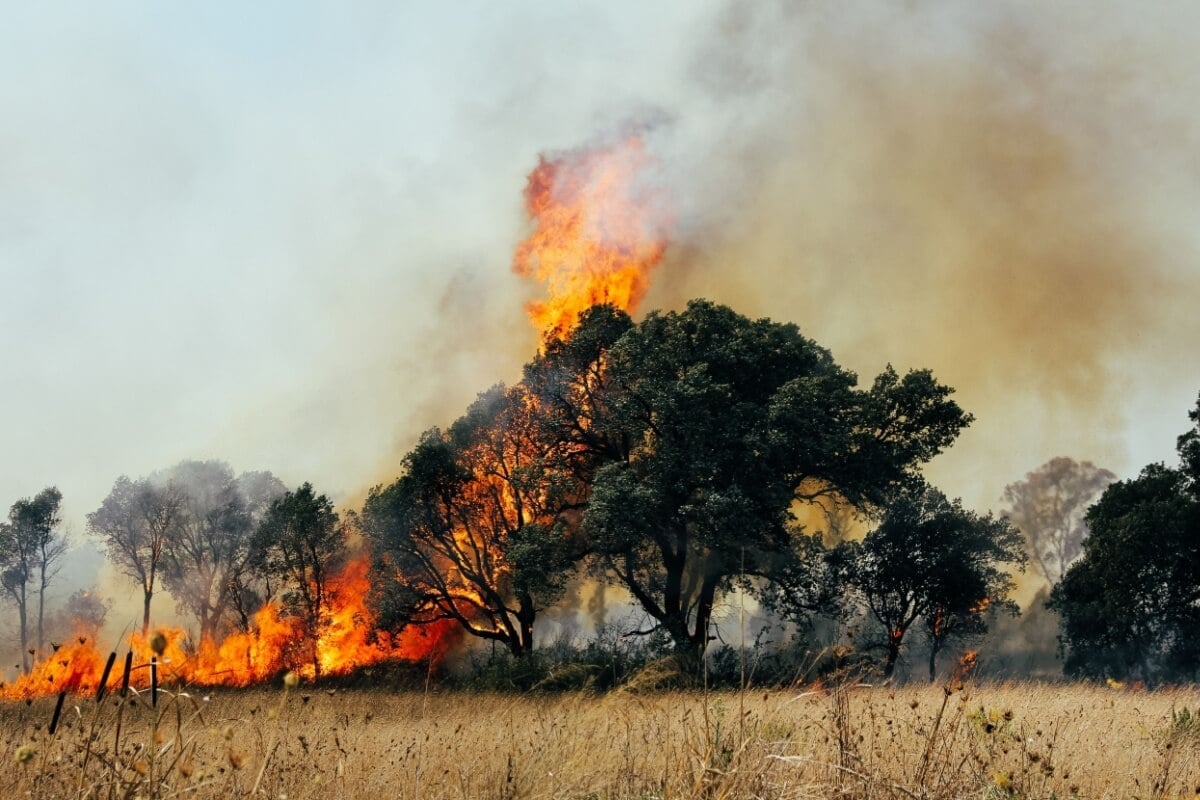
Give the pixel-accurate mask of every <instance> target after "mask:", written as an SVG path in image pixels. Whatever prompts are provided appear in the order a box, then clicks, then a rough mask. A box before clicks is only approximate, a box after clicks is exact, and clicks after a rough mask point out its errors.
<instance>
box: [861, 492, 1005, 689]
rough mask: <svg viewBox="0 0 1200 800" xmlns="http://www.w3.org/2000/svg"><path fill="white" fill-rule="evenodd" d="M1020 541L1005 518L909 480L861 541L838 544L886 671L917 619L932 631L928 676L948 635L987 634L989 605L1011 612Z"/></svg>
mask: <svg viewBox="0 0 1200 800" xmlns="http://www.w3.org/2000/svg"><path fill="white" fill-rule="evenodd" d="M1021 544H1022V542H1021V535H1020V533H1019V532H1018V531H1017V530H1016V529H1015V528H1013V527H1012V525H1010V524H1009V523H1008V521H1007V520H1004V519H996V518H993V517H992V516H991V515H990V514H989V515H986V516H980V515H978V514H975V513H973V512H971V511H968V510H966V509H964V508H963V507H962V505H961V503H960V502H959V501H957V500H954V501H950V500H948V499H947V498H946V496H945V495H944V494H942V493H941V492H939V491H937V490H936V489H933V488H930V487H928V486H926V485H924V483H922V482H914V483H912V484H911V485H909V486H907V487H905V488H904V489H903V490H901V491H899V492H898V493H897V494H896V496H895V497H894V498H893V499H892V500H891V502H890V503H889V504H888V507H887V510H886V512H885V513H884V515H883V519H882V521H881V522H880V524H879V526H878V527H876V528H875V529H874V530H872V531H871V532H870V533H868V534H867V535H866V537H865V538H864V539H863V541H862V542H848V543H846V544H844V545H842V547H843V548H844V549H845V550H846V551H847V552H848V555H847V557H846V558H845V563H846V564H847V565H848V568H849V572H850V575H849V578H848V582H849V583H850V585H852V586H853V587H854V589H855V591H856V593H857V595H858V596H859V597H860V598H861V600H862V602H863V604H864V605H865V606H866V608H867V610H868V611H869V612H870V614H871V616H872V617H873V618H874V619H875V620H876V621H878V622H879V624H880V625H882V626H883V629H884V631H885V635H886V653H887V655H886V660H885V662H884V676H885V677H891V675H892V674H893V672H894V671H895V667H896V662H897V660H898V658H899V656H900V651H901V647H902V645H903V643H904V637H905V635H906V634H907V633H908V631H909V630H910V628H911V627H912V626H913V624H914V623H916V622H918V621H919V620H924V622H925V626H926V630H927V632H928V633H929V636H930V655H929V677H930V680H933V678H934V676H935V675H936V671H937V656H938V653H939V652H940V651H941V649H942V647H943V645H944V644H945V642H946V641H947V640H948V639H949V638H951V637H953V636H959V635H968V634H976V633H982V632H984V631H986V622H985V620H984V618H983V614H984V612H985V611H987V609H988V607H989V606H991V607H993V608H1004V609H1007V610H1009V611H1011V612H1012V613H1016V606H1015V605H1014V604H1013V603H1012V601H1011V600H1010V599H1009V594H1010V592H1011V591H1012V589H1013V588H1014V582H1013V579H1012V578H1011V577H1010V575H1009V573H1008V570H1009V569H1011V568H1018V569H1023V568H1024V564H1025V554H1024V552H1023V550H1022V547H1021Z"/></svg>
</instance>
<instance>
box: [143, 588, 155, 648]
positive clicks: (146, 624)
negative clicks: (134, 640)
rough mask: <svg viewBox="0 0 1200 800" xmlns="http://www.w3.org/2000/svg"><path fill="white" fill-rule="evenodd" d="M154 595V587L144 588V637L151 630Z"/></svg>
mask: <svg viewBox="0 0 1200 800" xmlns="http://www.w3.org/2000/svg"><path fill="white" fill-rule="evenodd" d="M152 597H154V590H153V589H144V590H142V638H145V636H146V633H147V632H148V631H149V630H150V598H152Z"/></svg>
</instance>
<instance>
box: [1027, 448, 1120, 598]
mask: <svg viewBox="0 0 1200 800" xmlns="http://www.w3.org/2000/svg"><path fill="white" fill-rule="evenodd" d="M1116 479H1117V476H1116V475H1114V474H1113V473H1111V472H1109V471H1108V470H1106V469H1101V468H1100V467H1097V466H1096V465H1094V464H1092V463H1091V462H1090V461H1084V462H1083V463H1082V464H1081V463H1079V462H1077V461H1075V460H1074V459H1070V458H1062V457H1060V458H1054V459H1051V460H1050V461H1047V462H1046V463H1045V464H1043V465H1042V466H1040V467H1038V468H1037V469H1036V470H1034V471H1033V472H1030V473H1029V474H1028V475H1026V476H1025V480H1023V481H1018V482H1017V483H1011V484H1009V485H1008V486H1007V487H1006V488H1005V490H1004V502H1005V503H1006V504H1008V511H1007V512H1006V514H1007V516H1008V518H1009V519H1011V520H1012V521H1013V524H1015V525H1016V526H1017V527H1018V528H1019V529H1020V530H1021V533H1022V534H1024V536H1025V541H1026V548H1027V549H1028V551H1029V555H1030V557H1031V559H1032V560H1033V565H1034V567H1035V568H1036V569H1037V571H1038V572H1039V573H1041V575H1042V577H1044V578H1045V579H1046V581H1047V582H1048V583H1049V584H1050V585H1054V584H1056V583H1058V582H1059V581H1060V580H1062V576H1063V575H1064V574H1065V573H1066V571H1067V567H1069V566H1071V564H1072V563H1073V562H1074V561H1075V559H1076V558H1078V557H1079V556H1080V554H1082V553H1083V540H1084V539H1085V538H1087V523H1086V521H1085V515H1086V513H1087V509H1088V506H1090V505H1091V504H1092V503H1093V502H1094V501H1095V500H1096V498H1097V497H1099V496H1100V493H1101V492H1103V491H1104V488H1105V487H1106V486H1108V485H1109V484H1110V483H1112V482H1113V481H1115V480H1116Z"/></svg>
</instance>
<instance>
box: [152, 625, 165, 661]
mask: <svg viewBox="0 0 1200 800" xmlns="http://www.w3.org/2000/svg"><path fill="white" fill-rule="evenodd" d="M150 649H151V650H153V651H154V652H155V653H157V654H158V655H160V656H161V655H162V654H163V652H164V651H165V650H166V649H167V635H166V634H165V633H163V632H162V631H155V632H154V635H153V636H151V637H150Z"/></svg>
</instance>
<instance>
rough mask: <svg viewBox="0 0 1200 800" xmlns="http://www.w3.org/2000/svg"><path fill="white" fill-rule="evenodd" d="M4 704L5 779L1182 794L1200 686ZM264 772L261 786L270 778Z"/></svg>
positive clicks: (766, 794)
mask: <svg viewBox="0 0 1200 800" xmlns="http://www.w3.org/2000/svg"><path fill="white" fill-rule="evenodd" d="M53 706H54V700H52V699H40V700H35V701H32V702H31V703H30V704H26V703H23V702H22V703H15V704H13V703H9V704H4V705H3V706H0V740H2V741H3V746H4V748H5V749H6V750H7V752H8V756H7V757H8V758H10V759H12V761H10V765H9V766H8V767H6V768H5V769H4V770H0V796H2V797H32V798H50V797H55V798H58V797H79V798H114V797H122V798H132V797H138V796H140V797H196V798H225V797H243V796H262V797H271V798H283V797H287V798H290V799H291V800H300V799H301V798H313V799H314V800H315V798H366V797H374V796H380V795H381V793H386V796H387V797H388V798H395V800H404V799H405V798H413V800H416V798H597V799H598V798H702V797H703V798H751V797H754V798H807V797H846V798H947V799H949V798H960V797H981V798H1017V797H1021V798H1051V797H1056V798H1068V797H1084V798H1129V797H1134V798H1168V797H1185V796H1186V797H1191V796H1194V795H1195V793H1196V790H1197V788H1198V787H1200V733H1197V726H1196V725H1195V724H1194V719H1195V716H1194V714H1193V713H1192V712H1191V711H1188V709H1191V710H1194V709H1195V708H1196V707H1197V706H1200V690H1197V689H1195V688H1191V689H1186V690H1183V689H1180V690H1171V691H1159V692H1154V693H1145V692H1128V691H1123V690H1114V689H1111V688H1107V687H1094V686H1081V685H1064V686H1054V685H1038V684H1003V685H980V686H970V685H968V686H967V687H966V688H964V689H961V690H956V691H949V692H948V691H947V690H946V689H944V688H943V687H938V686H933V687H925V686H922V687H903V688H895V689H890V688H864V687H859V686H848V687H845V688H843V689H811V688H810V689H803V688H801V689H796V690H789V691H769V692H761V691H760V692H748V693H745V694H737V693H718V694H712V693H710V694H704V693H701V692H693V693H663V694H650V695H645V694H635V693H631V692H628V691H620V690H618V691H615V692H611V693H609V694H605V695H591V694H567V695H563V694H556V695H471V694H421V693H401V694H392V693H388V692H384V691H379V690H369V689H368V690H354V691H343V690H329V689H325V688H321V687H316V688H314V687H311V686H308V685H306V684H304V683H301V684H300V685H299V686H296V687H295V688H278V689H275V690H261V689H256V690H220V692H219V693H214V694H212V695H211V696H210V695H204V694H199V693H190V695H189V694H188V693H164V694H163V695H162V696H161V697H160V699H159V702H158V704H157V707H152V706H151V704H150V703H149V702H148V697H147V693H145V692H143V693H142V694H140V695H134V694H131V695H130V696H129V698H127V699H126V700H125V701H124V703H123V704H122V701H121V700H120V698H119V697H109V698H108V699H106V700H105V702H104V703H103V704H101V705H99V706H97V704H96V703H95V702H94V701H92V700H87V701H86V702H85V701H83V700H82V699H74V698H73V699H72V700H71V701H70V702H69V703H68V704H67V707H66V709H65V711H64V715H63V719H62V721H61V722H60V724H59V726H58V730H57V731H56V733H55V734H54V735H50V734H48V733H47V730H46V728H47V723H48V722H49V720H50V718H51V715H52V712H53ZM255 787H257V792H255Z"/></svg>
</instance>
